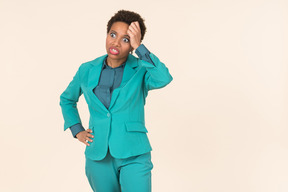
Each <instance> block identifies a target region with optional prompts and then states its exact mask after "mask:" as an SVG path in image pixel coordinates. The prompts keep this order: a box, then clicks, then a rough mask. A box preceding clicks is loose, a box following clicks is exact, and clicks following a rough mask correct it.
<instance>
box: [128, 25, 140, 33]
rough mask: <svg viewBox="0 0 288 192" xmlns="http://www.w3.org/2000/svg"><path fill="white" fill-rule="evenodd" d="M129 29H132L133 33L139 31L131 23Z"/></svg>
mask: <svg viewBox="0 0 288 192" xmlns="http://www.w3.org/2000/svg"><path fill="white" fill-rule="evenodd" d="M129 29H133V31H135V32H136V31H139V30H138V28H137V26H136V25H135V23H131V25H130V26H129Z"/></svg>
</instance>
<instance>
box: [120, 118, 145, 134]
mask: <svg viewBox="0 0 288 192" xmlns="http://www.w3.org/2000/svg"><path fill="white" fill-rule="evenodd" d="M125 125H126V130H127V131H136V132H143V133H148V131H147V129H146V127H145V125H144V123H143V122H141V121H129V122H126V123H125Z"/></svg>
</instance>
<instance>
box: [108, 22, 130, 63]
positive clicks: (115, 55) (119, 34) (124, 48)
mask: <svg viewBox="0 0 288 192" xmlns="http://www.w3.org/2000/svg"><path fill="white" fill-rule="evenodd" d="M128 27H129V25H128V24H126V23H124V22H115V23H113V24H112V26H111V29H110V31H109V32H108V34H107V37H106V51H107V54H108V57H110V59H115V60H126V58H127V56H128V54H129V52H130V51H131V50H132V47H131V44H130V38H129V36H128V35H127V30H128Z"/></svg>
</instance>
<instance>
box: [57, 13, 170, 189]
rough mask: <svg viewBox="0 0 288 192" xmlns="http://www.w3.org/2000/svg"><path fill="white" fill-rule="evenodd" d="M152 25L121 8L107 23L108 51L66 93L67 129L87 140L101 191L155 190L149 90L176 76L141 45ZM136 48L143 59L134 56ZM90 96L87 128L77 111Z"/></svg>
mask: <svg viewBox="0 0 288 192" xmlns="http://www.w3.org/2000/svg"><path fill="white" fill-rule="evenodd" d="M145 31H146V27H145V24H144V20H143V19H142V18H141V16H140V15H139V14H137V13H134V12H131V11H125V10H120V11H118V12H117V13H116V14H115V15H114V16H113V17H112V18H111V19H110V20H109V22H108V24H107V37H106V51H107V54H105V55H103V56H100V57H98V58H96V59H94V60H92V61H89V62H86V63H83V64H82V65H80V67H79V69H78V71H77V73H76V75H75V76H74V77H73V80H72V81H71V82H70V84H69V85H68V87H67V88H66V90H65V91H64V92H63V93H62V94H61V96H60V106H61V109H62V114H63V117H64V131H65V130H66V129H67V128H70V129H71V131H72V134H73V137H74V138H77V139H78V140H79V141H80V142H82V143H84V144H85V145H86V148H85V158H86V165H85V171H86V176H87V178H88V181H89V183H90V186H91V187H92V189H93V191H97V192H118V191H121V190H122V191H123V192H135V191H137V192H149V191H151V170H152V168H153V164H152V162H151V153H150V152H151V150H152V148H151V146H150V143H149V139H148V137H147V132H148V131H147V129H146V127H145V119H144V105H145V98H146V96H147V94H148V91H149V90H152V89H159V88H162V87H164V86H166V85H167V84H169V83H170V82H171V81H172V79H173V78H172V76H171V75H170V73H169V70H168V69H167V68H166V66H165V65H164V64H163V63H162V62H160V60H159V59H158V58H157V57H156V56H155V55H154V54H153V53H150V52H149V50H148V49H147V48H146V47H145V46H144V45H143V44H141V42H142V40H143V38H144V35H145ZM133 50H135V52H136V54H137V55H138V57H139V58H136V57H134V56H133V55H132V54H130V53H132V51H133ZM82 94H83V95H84V97H85V100H86V102H87V104H88V108H89V112H90V120H89V128H88V129H87V130H85V129H84V128H83V126H82V124H81V119H80V116H79V113H78V110H77V102H78V99H79V97H80V96H81V95H82Z"/></svg>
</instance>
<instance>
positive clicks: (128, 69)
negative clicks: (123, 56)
mask: <svg viewBox="0 0 288 192" xmlns="http://www.w3.org/2000/svg"><path fill="white" fill-rule="evenodd" d="M137 66H138V64H137V59H136V57H134V56H133V55H131V54H129V55H128V58H127V61H126V64H125V67H124V72H123V77H122V81H121V84H120V86H119V87H118V88H116V89H114V91H113V93H112V97H111V101H110V106H109V109H111V108H112V107H113V105H114V103H115V101H116V99H117V97H118V95H119V92H120V91H121V89H122V88H123V87H124V86H125V85H126V84H127V83H128V81H129V80H130V79H131V78H132V77H133V75H134V74H135V73H136V71H137V70H136V67H137Z"/></svg>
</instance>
